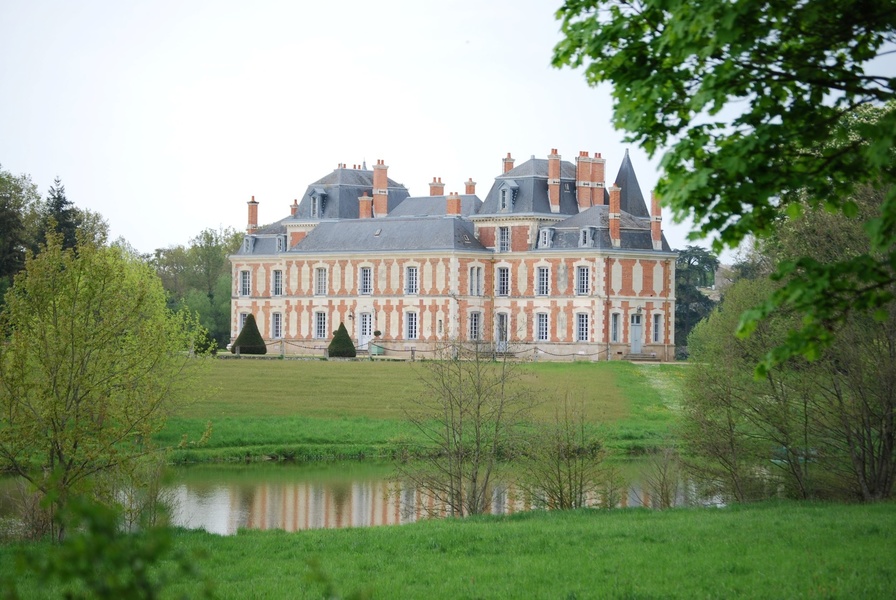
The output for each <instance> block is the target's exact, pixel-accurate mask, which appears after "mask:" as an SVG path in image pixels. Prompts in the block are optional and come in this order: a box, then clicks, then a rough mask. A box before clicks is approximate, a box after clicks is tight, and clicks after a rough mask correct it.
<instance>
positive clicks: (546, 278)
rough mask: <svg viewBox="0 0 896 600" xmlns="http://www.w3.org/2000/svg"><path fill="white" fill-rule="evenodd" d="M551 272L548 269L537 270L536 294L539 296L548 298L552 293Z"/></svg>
mask: <svg viewBox="0 0 896 600" xmlns="http://www.w3.org/2000/svg"><path fill="white" fill-rule="evenodd" d="M550 285H551V270H550V268H548V267H538V268H537V269H535V294H536V295H537V296H547V295H548V294H550V293H551V289H550Z"/></svg>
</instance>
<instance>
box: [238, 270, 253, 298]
mask: <svg viewBox="0 0 896 600" xmlns="http://www.w3.org/2000/svg"><path fill="white" fill-rule="evenodd" d="M251 295H252V271H249V270H248V269H241V270H240V296H251Z"/></svg>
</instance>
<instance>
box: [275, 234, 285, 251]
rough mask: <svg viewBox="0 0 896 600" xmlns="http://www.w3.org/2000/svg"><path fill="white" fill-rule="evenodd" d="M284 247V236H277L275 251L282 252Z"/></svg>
mask: <svg viewBox="0 0 896 600" xmlns="http://www.w3.org/2000/svg"><path fill="white" fill-rule="evenodd" d="M285 248H286V236H282V235H278V236H277V252H283V250H284V249H285Z"/></svg>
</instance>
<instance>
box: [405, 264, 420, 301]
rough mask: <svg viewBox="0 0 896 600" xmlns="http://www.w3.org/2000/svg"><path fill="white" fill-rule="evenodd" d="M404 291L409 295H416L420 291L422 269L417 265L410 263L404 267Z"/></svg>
mask: <svg viewBox="0 0 896 600" xmlns="http://www.w3.org/2000/svg"><path fill="white" fill-rule="evenodd" d="M412 273H413V275H412ZM404 293H405V294H407V295H408V296H416V295H418V294H419V293H420V271H419V268H418V267H417V266H416V265H408V266H406V267H405V268H404Z"/></svg>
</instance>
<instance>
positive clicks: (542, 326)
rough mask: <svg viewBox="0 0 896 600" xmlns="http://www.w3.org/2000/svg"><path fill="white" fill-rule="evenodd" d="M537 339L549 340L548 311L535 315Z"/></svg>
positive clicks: (541, 340)
mask: <svg viewBox="0 0 896 600" xmlns="http://www.w3.org/2000/svg"><path fill="white" fill-rule="evenodd" d="M535 339H536V340H537V341H539V342H546V341H548V313H537V314H536V315H535Z"/></svg>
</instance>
